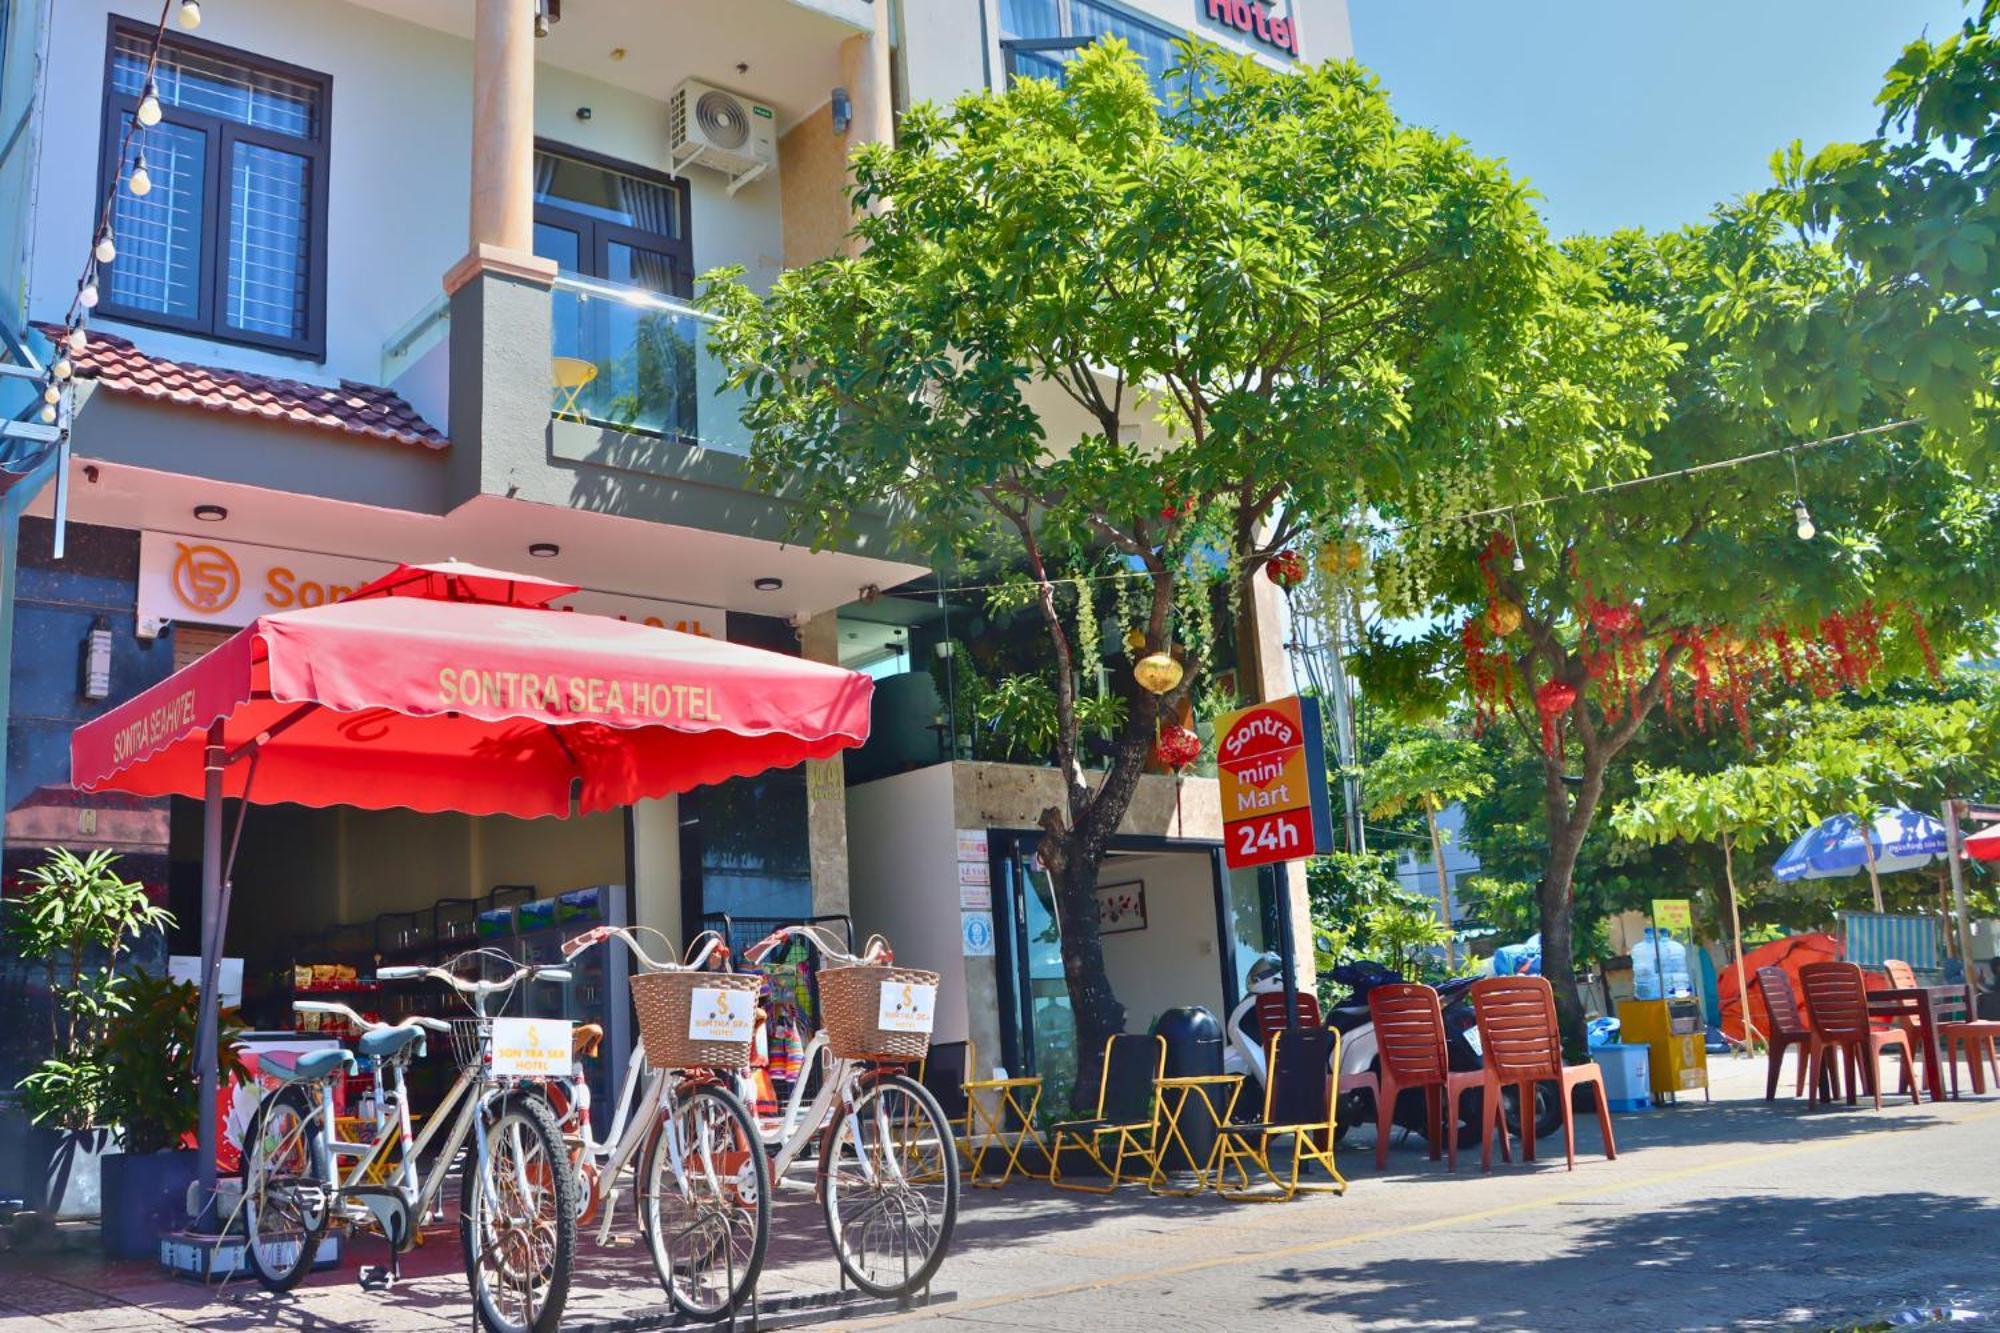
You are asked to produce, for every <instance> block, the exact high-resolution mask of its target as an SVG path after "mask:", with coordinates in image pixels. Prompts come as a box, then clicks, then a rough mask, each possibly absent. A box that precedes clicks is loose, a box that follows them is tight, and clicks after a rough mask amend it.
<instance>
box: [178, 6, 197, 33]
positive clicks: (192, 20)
mask: <svg viewBox="0 0 2000 1333" xmlns="http://www.w3.org/2000/svg"><path fill="white" fill-rule="evenodd" d="M181 26H182V27H183V28H186V29H187V30H188V31H189V32H193V31H194V30H195V29H196V28H199V27H200V26H201V0H181Z"/></svg>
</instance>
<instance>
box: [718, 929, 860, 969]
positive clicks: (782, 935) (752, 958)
mask: <svg viewBox="0 0 2000 1333" xmlns="http://www.w3.org/2000/svg"><path fill="white" fill-rule="evenodd" d="M794 935H803V936H804V937H805V938H807V939H809V940H811V941H812V942H813V944H814V946H815V947H816V948H818V949H819V951H820V953H822V954H824V955H825V956H826V957H827V958H828V959H829V960H831V961H833V962H836V963H839V964H841V965H842V966H844V967H858V966H863V965H866V964H869V963H890V962H894V961H895V957H896V955H895V952H894V950H892V949H890V947H889V941H887V940H885V939H883V938H882V937H881V936H880V935H870V936H869V937H868V940H867V942H866V943H865V944H863V945H862V946H861V953H860V955H859V956H858V957H857V956H856V955H854V954H851V953H848V952H847V951H846V950H845V949H842V948H841V947H840V945H839V943H838V942H837V941H835V939H834V937H833V932H831V931H829V930H825V929H823V928H821V927H819V926H805V925H801V926H780V927H779V928H778V929H777V930H774V931H772V932H771V933H770V934H769V935H766V936H765V937H764V938H763V939H761V940H758V941H757V942H756V943H755V944H753V945H751V946H750V947H749V948H748V949H745V950H744V951H743V957H744V959H745V960H746V961H748V962H751V963H761V962H763V961H764V959H765V957H766V956H767V955H769V954H770V952H771V951H772V950H773V949H775V948H777V947H778V946H779V945H780V944H783V943H784V942H785V941H786V940H789V939H791V938H792V937H793V936H794Z"/></svg>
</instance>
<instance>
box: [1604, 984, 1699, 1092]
mask: <svg viewBox="0 0 2000 1333" xmlns="http://www.w3.org/2000/svg"><path fill="white" fill-rule="evenodd" d="M1618 1039H1619V1040H1620V1041H1623V1042H1626V1043H1629V1044H1633V1045H1636V1044H1638V1043H1639V1042H1644V1043H1645V1044H1646V1046H1647V1047H1648V1048H1649V1050H1650V1052H1651V1054H1650V1055H1649V1056H1648V1058H1647V1064H1648V1066H1649V1068H1650V1071H1651V1074H1652V1086H1653V1101H1654V1103H1655V1104H1658V1103H1661V1102H1671V1101H1673V1100H1674V1094H1676V1093H1680V1092H1692V1091H1694V1090H1695V1089H1696V1088H1700V1089H1701V1092H1702V1096H1704V1097H1706V1096H1707V1095H1708V1043H1707V1041H1706V1040H1704V1034H1703V1032H1702V1024H1701V1005H1700V1003H1699V1002H1698V1001H1697V1000H1695V998H1694V997H1693V996H1691V995H1690V996H1682V997H1678V998H1674V999H1666V1000H1626V1001H1624V1002H1622V1003H1621V1004H1619V1006H1618Z"/></svg>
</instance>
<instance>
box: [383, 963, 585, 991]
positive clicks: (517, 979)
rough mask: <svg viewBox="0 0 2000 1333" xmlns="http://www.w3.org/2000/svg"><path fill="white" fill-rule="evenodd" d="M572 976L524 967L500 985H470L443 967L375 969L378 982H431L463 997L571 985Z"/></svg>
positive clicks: (565, 970) (563, 971)
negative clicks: (530, 984) (524, 985)
mask: <svg viewBox="0 0 2000 1333" xmlns="http://www.w3.org/2000/svg"><path fill="white" fill-rule="evenodd" d="M572 975H573V974H572V973H571V972H570V970H569V969H568V968H566V967H543V966H542V965H541V964H539V963H522V964H521V965H520V966H519V967H516V968H515V969H514V970H513V971H512V972H511V973H509V974H508V975H507V976H505V977H503V978H502V979H500V980H499V981H467V980H466V979H465V978H464V977H461V976H459V975H457V974H456V973H453V972H447V971H445V970H444V969H443V968H441V967H417V966H394V967H378V968H376V969H375V979H376V980H377V981H415V980H417V979H419V978H429V979H430V980H433V981H442V982H443V983H444V984H445V985H447V986H449V987H451V988H452V989H453V990H455V991H457V992H458V993H459V994H460V995H497V994H499V993H500V992H501V991H506V990H512V989H513V988H514V987H515V986H516V985H518V984H520V983H521V982H523V981H568V980H570V979H571V977H572Z"/></svg>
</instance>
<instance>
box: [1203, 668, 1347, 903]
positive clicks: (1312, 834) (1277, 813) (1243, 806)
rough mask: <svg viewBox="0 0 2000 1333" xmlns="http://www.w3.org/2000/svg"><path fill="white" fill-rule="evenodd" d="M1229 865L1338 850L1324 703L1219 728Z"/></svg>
mask: <svg viewBox="0 0 2000 1333" xmlns="http://www.w3.org/2000/svg"><path fill="white" fill-rule="evenodd" d="M1215 737H1216V766H1217V771H1218V774H1219V776H1220V778H1221V785H1222V836H1223V858H1224V860H1225V861H1227V863H1228V864H1229V865H1230V866H1231V867H1237V866H1261V865H1269V864H1271V863H1273V862H1276V861H1296V860H1300V859H1302V858H1304V857H1308V856H1317V855H1318V854H1319V853H1321V852H1327V851H1331V850H1333V813H1332V806H1331V803H1330V801H1329V799H1328V794H1327V785H1326V746H1325V744H1324V743H1323V741H1322V740H1321V736H1320V719H1319V701H1318V700H1317V699H1306V698H1302V697H1300V696H1299V695H1296V694H1294V695H1292V696H1290V697H1289V698H1284V699H1274V700H1272V701H1271V702H1270V703H1263V704H1253V705H1251V706H1250V707H1248V708H1239V709H1237V710H1236V711H1235V712H1233V713H1224V714H1223V715H1222V716H1221V717H1219V718H1217V719H1216V721H1215Z"/></svg>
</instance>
